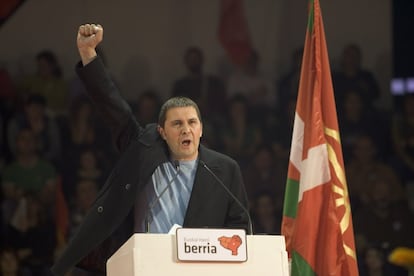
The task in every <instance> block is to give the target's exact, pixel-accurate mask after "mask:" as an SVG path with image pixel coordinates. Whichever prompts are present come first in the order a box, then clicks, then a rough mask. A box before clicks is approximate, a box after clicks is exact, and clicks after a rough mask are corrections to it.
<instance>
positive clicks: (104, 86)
mask: <svg viewBox="0 0 414 276" xmlns="http://www.w3.org/2000/svg"><path fill="white" fill-rule="evenodd" d="M76 72H77V74H78V75H79V78H80V79H81V80H82V82H83V84H84V85H85V87H86V91H87V94H88V96H89V98H90V99H91V100H92V102H93V103H94V105H95V107H96V109H97V110H98V113H99V114H100V115H101V117H102V118H103V120H104V121H105V123H106V125H107V126H108V127H109V129H110V130H111V133H112V137H113V139H114V141H115V144H116V147H117V148H118V150H119V151H120V152H123V151H124V150H125V149H126V148H127V147H128V145H129V144H130V142H131V141H132V140H134V139H136V138H137V137H138V136H139V135H140V134H141V133H142V127H141V126H140V125H139V124H138V122H137V121H136V119H135V117H134V115H133V114H132V111H131V108H130V107H129V105H128V103H127V102H126V101H125V100H124V99H123V98H122V96H121V94H120V93H119V90H118V88H117V87H116V85H115V84H114V82H113V80H112V78H111V77H110V74H109V72H108V71H107V69H106V68H105V66H104V64H103V62H102V60H101V58H100V57H99V56H98V57H96V58H95V59H94V60H93V61H92V62H90V63H89V64H87V65H86V66H83V65H82V64H81V63H78V65H77V66H76Z"/></svg>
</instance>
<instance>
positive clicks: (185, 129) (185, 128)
mask: <svg viewBox="0 0 414 276" xmlns="http://www.w3.org/2000/svg"><path fill="white" fill-rule="evenodd" d="M181 131H182V132H183V133H188V132H190V125H188V124H184V125H183V128H182V130H181Z"/></svg>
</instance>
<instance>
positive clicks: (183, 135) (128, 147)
mask: <svg viewBox="0 0 414 276" xmlns="http://www.w3.org/2000/svg"><path fill="white" fill-rule="evenodd" d="M102 39H103V28H102V26H100V25H95V24H85V25H82V26H80V27H79V31H78V36H77V46H78V50H79V54H80V57H81V61H82V62H81V63H79V64H78V66H77V69H76V70H77V73H78V75H79V77H80V78H81V80H82V81H83V83H84V84H85V86H86V88H87V91H88V96H89V98H90V99H91V100H92V101H93V103H94V104H95V106H96V108H97V110H98V112H99V113H100V115H101V116H102V118H103V119H104V121H105V123H106V124H107V126H108V127H109V128H110V130H111V132H112V135H113V138H114V140H115V143H116V146H117V148H118V149H119V151H120V152H121V157H120V159H119V161H118V162H117V164H116V166H115V168H114V169H113V170H112V172H111V174H110V176H109V178H108V179H107V180H106V182H105V184H104V186H103V187H102V189H101V191H100V192H99V193H98V196H97V199H96V201H95V202H94V204H93V205H92V207H91V209H90V211H89V213H88V214H87V216H86V217H85V219H84V222H83V224H82V225H81V227H79V230H78V232H77V233H76V234H75V236H74V237H73V238H72V240H71V241H70V242H69V243H68V246H67V248H66V249H65V250H64V251H63V253H62V255H61V256H60V257H59V258H58V260H57V261H56V263H55V265H54V266H53V267H52V272H53V274H54V275H65V273H66V272H68V271H69V270H70V269H71V268H72V267H74V266H80V267H83V268H84V269H86V270H89V271H93V272H95V273H98V274H104V273H105V265H106V261H107V259H108V258H109V257H110V256H111V255H112V254H113V253H114V252H115V251H116V250H117V249H118V248H119V247H120V246H121V245H122V244H123V243H124V242H125V241H126V240H127V239H128V238H129V237H130V236H131V235H132V234H133V233H134V232H151V233H167V232H168V231H169V230H170V228H171V227H172V226H173V225H174V224H179V225H182V226H183V227H200V228H201V227H212V228H221V227H226V228H229V227H230V228H246V227H247V225H248V214H247V198H246V193H245V190H244V186H243V181H242V177H241V172H240V168H239V166H238V164H237V163H236V162H235V161H234V160H232V159H231V158H229V157H227V156H225V155H223V154H220V153H218V152H215V151H212V150H210V149H207V148H206V147H204V146H203V145H200V138H201V136H202V133H203V124H202V120H201V116H200V110H199V109H198V106H197V105H196V104H195V103H194V102H193V101H192V100H190V99H189V98H184V97H176V98H171V99H169V100H167V101H166V102H165V103H164V104H163V106H162V107H161V110H160V113H159V119H158V123H154V124H150V125H147V126H145V127H144V126H141V125H140V124H139V123H138V122H137V121H136V119H135V117H134V115H133V114H132V112H131V109H130V107H129V106H128V104H127V103H126V101H125V100H124V99H123V98H122V97H121V95H120V93H119V91H118V89H117V87H116V86H115V85H114V82H113V81H112V80H111V78H110V75H109V73H108V72H107V70H106V68H105V67H104V65H103V63H102V60H101V59H100V57H99V56H97V54H96V51H95V48H96V46H97V45H98V44H99V43H100V42H101V41H102ZM218 100H220V99H218Z"/></svg>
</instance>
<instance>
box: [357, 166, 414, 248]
mask: <svg viewBox="0 0 414 276" xmlns="http://www.w3.org/2000/svg"><path fill="white" fill-rule="evenodd" d="M369 180H370V181H369V183H367V185H369V186H368V189H367V191H368V192H369V194H368V202H367V204H366V205H365V206H364V208H360V209H358V210H357V211H356V212H355V213H354V232H355V238H356V239H357V240H358V242H359V243H357V246H359V247H360V248H363V247H364V245H366V244H378V245H380V246H381V247H383V248H386V249H388V250H389V249H392V248H394V247H396V246H408V247H410V246H414V238H413V233H414V216H413V214H411V213H410V212H409V210H408V208H407V203H406V202H404V201H401V200H396V199H395V196H394V195H393V194H394V193H393V191H394V187H393V186H392V184H391V183H390V182H389V181H388V179H387V178H386V177H384V176H383V175H381V174H380V172H378V174H377V175H376V177H372V178H370V179H369Z"/></svg>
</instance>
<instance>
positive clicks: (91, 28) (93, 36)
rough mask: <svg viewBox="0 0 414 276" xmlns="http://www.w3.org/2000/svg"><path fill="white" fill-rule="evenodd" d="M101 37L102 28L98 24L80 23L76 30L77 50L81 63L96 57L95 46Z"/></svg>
mask: <svg viewBox="0 0 414 276" xmlns="http://www.w3.org/2000/svg"><path fill="white" fill-rule="evenodd" d="M102 39H103V28H102V26H101V25H99V24H85V25H81V26H80V27H79V30H78V38H77V44H78V50H79V54H80V57H81V59H82V63H83V65H86V64H88V63H89V62H91V61H92V60H93V59H94V58H95V57H96V51H95V48H96V46H98V44H99V43H100V42H101V41H102Z"/></svg>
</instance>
